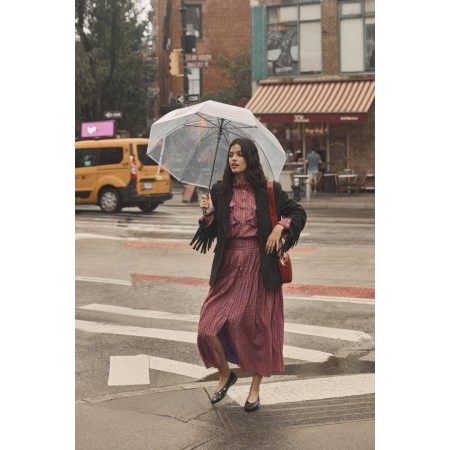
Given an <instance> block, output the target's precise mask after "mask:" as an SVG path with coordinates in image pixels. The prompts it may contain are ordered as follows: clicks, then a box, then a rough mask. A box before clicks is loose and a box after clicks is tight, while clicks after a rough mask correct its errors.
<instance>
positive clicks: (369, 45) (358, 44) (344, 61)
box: [339, 0, 375, 72]
mask: <svg viewBox="0 0 450 450" xmlns="http://www.w3.org/2000/svg"><path fill="white" fill-rule="evenodd" d="M339 11H340V30H339V32H340V64H341V72H372V71H374V70H375V0H357V1H355V0H353V1H352V0H350V1H348V0H345V1H342V2H340V5H339Z"/></svg>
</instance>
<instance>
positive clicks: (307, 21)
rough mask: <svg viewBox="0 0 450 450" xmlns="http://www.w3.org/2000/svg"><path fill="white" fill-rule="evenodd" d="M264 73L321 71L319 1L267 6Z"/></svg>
mask: <svg viewBox="0 0 450 450" xmlns="http://www.w3.org/2000/svg"><path fill="white" fill-rule="evenodd" d="M267 72H268V73H267V74H268V76H286V75H309V74H318V73H321V72H322V36H321V9H320V3H318V2H307V3H297V4H296V5H295V6H293V5H289V6H287V5H286V6H275V7H267Z"/></svg>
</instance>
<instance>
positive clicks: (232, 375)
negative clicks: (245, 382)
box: [211, 371, 237, 405]
mask: <svg viewBox="0 0 450 450" xmlns="http://www.w3.org/2000/svg"><path fill="white" fill-rule="evenodd" d="M236 381H237V376H236V374H235V373H234V372H233V371H231V372H230V376H229V377H228V380H227V382H226V383H225V386H224V387H223V388H222V389H220V390H218V391H217V392H214V395H213V398H212V399H211V403H212V404H213V405H214V403H217V402H220V400H222V399H223V398H224V397H225V395H227V392H228V389H229V388H230V387H231V386H233V384H234V383H236Z"/></svg>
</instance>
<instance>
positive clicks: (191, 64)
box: [186, 61, 209, 69]
mask: <svg viewBox="0 0 450 450" xmlns="http://www.w3.org/2000/svg"><path fill="white" fill-rule="evenodd" d="M186 66H187V67H188V68H189V69H202V68H203V67H209V62H208V61H186Z"/></svg>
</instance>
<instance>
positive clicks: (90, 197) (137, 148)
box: [75, 138, 172, 213]
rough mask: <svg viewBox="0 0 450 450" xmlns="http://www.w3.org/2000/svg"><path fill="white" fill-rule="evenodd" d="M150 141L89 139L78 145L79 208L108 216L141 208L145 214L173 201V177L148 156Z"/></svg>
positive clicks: (76, 181) (76, 202) (76, 156)
mask: <svg viewBox="0 0 450 450" xmlns="http://www.w3.org/2000/svg"><path fill="white" fill-rule="evenodd" d="M147 146H148V139H144V138H122V139H86V140H80V141H76V142H75V204H94V205H98V206H100V208H101V210H102V211H104V212H107V213H117V212H119V211H120V210H121V209H122V208H123V207H127V206H138V207H139V208H140V209H141V210H142V211H144V212H150V211H153V210H154V209H155V208H156V207H157V206H158V205H160V204H161V203H163V202H164V201H166V200H169V199H170V198H172V189H171V180H170V174H169V173H168V172H167V171H166V170H164V168H163V167H161V170H160V173H159V174H157V170H158V164H157V163H156V162H155V161H154V160H152V159H151V158H150V157H149V156H147Z"/></svg>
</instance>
